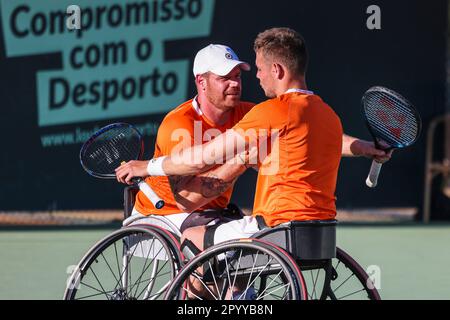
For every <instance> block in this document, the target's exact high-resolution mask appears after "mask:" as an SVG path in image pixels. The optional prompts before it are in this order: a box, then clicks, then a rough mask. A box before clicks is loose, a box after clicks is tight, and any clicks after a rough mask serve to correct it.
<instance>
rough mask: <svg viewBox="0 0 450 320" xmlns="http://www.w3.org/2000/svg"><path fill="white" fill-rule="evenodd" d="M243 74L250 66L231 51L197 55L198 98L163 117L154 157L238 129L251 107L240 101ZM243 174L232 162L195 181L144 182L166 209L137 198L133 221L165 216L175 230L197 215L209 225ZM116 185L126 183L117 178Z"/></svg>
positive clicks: (220, 48) (131, 168)
mask: <svg viewBox="0 0 450 320" xmlns="http://www.w3.org/2000/svg"><path fill="white" fill-rule="evenodd" d="M242 70H244V71H249V70H250V65H249V64H248V63H246V62H243V61H240V60H239V58H238V57H237V55H236V53H234V51H233V50H232V49H231V48H229V47H227V46H224V45H218V44H210V45H208V46H207V47H205V48H203V49H201V50H200V51H199V52H198V53H197V55H196V57H195V60H194V67H193V73H194V76H195V84H196V87H197V92H198V94H197V96H196V97H194V98H193V99H191V100H188V101H186V102H184V103H182V104H181V105H180V106H178V107H177V108H175V109H174V110H172V111H171V112H169V113H168V114H167V115H166V117H165V118H164V120H163V121H162V123H161V125H160V127H159V129H158V135H157V138H156V145H155V153H154V157H155V158H156V157H161V156H167V155H170V154H171V153H173V152H177V151H180V150H181V149H183V148H185V147H190V146H193V145H194V144H203V143H205V142H207V141H209V140H211V139H213V138H214V137H215V136H217V135H220V134H221V133H223V132H225V131H226V130H227V129H230V128H232V127H233V126H234V125H235V124H236V123H238V122H239V121H240V120H241V119H242V118H243V116H244V115H245V114H246V113H247V112H248V111H249V110H250V109H251V108H252V107H253V105H254V104H253V103H248V102H242V101H241V92H242V86H241V71H242ZM142 165H143V166H146V165H147V161H135V162H129V163H127V164H124V165H123V166H121V168H120V169H121V170H125V171H127V172H135V171H136V170H139V167H141V166H142ZM245 170H246V166H245V165H244V164H243V161H242V160H241V159H240V158H239V157H237V158H235V159H233V161H229V162H228V163H225V164H223V165H218V166H216V167H214V168H212V169H211V170H209V171H207V172H205V173H202V174H199V175H197V176H183V177H179V176H173V177H147V179H146V182H147V183H148V184H149V185H150V187H151V188H152V189H153V190H154V191H155V192H156V193H157V194H158V196H159V197H160V198H161V199H163V200H164V202H165V206H164V207H163V208H162V209H159V210H157V209H155V207H154V206H153V204H152V203H151V202H150V201H149V200H148V199H147V197H146V196H145V195H144V194H143V193H142V192H139V193H138V194H137V196H136V202H135V206H134V209H133V215H136V214H141V215H144V216H149V215H164V216H165V217H166V218H168V219H169V220H171V221H172V222H173V223H174V224H175V225H176V227H177V228H178V229H180V228H181V226H182V224H183V222H184V221H185V219H186V218H187V217H188V216H189V214H188V213H190V212H193V211H194V210H195V211H196V212H202V213H201V215H202V216H201V217H200V218H201V219H199V220H201V221H210V220H214V219H212V218H214V217H218V215H217V210H220V209H223V208H226V207H227V205H228V203H229V201H230V198H231V193H232V189H233V184H234V182H235V180H236V178H237V177H238V176H239V175H241V174H242V173H243V172H244V171H245ZM118 180H119V181H120V182H125V181H124V179H122V178H121V176H120V175H118ZM214 210H215V212H214ZM211 217H212V218H211ZM217 219H219V218H217ZM141 221H142V220H141ZM211 223H213V222H211Z"/></svg>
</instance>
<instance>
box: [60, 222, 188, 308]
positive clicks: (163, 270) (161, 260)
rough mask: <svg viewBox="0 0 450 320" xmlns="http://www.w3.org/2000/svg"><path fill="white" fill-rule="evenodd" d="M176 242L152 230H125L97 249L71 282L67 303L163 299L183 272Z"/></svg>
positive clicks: (75, 271)
mask: <svg viewBox="0 0 450 320" xmlns="http://www.w3.org/2000/svg"><path fill="white" fill-rule="evenodd" d="M174 243H175V241H174V240H173V239H169V238H168V234H165V233H164V232H162V231H161V230H159V229H158V228H154V227H151V226H131V227H125V228H122V229H120V230H118V231H115V232H113V233H111V234H110V235H108V236H106V237H105V238H104V239H102V240H100V241H99V242H98V243H97V244H96V245H94V246H93V247H92V248H91V249H90V250H89V251H88V252H87V253H86V255H85V256H84V257H83V259H82V260H81V262H80V263H79V264H78V266H77V268H76V269H75V270H74V272H73V274H72V276H71V278H70V279H69V281H68V284H67V288H66V291H65V293H64V299H66V300H84V299H95V300H100V299H105V300H154V299H161V298H162V296H163V295H164V292H165V290H166V289H167V287H168V285H169V283H170V282H171V281H172V279H173V278H174V277H175V275H176V273H177V272H178V270H179V269H180V268H181V263H182V255H181V252H180V250H179V248H178V247H177V246H176V245H174Z"/></svg>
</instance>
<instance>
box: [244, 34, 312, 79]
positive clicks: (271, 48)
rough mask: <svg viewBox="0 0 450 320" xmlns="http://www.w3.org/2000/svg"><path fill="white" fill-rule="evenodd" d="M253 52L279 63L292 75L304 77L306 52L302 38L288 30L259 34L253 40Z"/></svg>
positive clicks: (306, 60)
mask: <svg viewBox="0 0 450 320" xmlns="http://www.w3.org/2000/svg"><path fill="white" fill-rule="evenodd" d="M253 48H254V50H255V52H260V53H262V54H263V55H264V56H265V57H266V58H268V59H273V60H275V61H279V62H280V63H281V64H283V65H284V66H285V67H286V68H288V70H289V71H290V72H292V73H294V74H300V75H305V74H306V69H307V67H308V52H307V50H306V44H305V40H304V39H303V37H302V36H301V35H300V34H299V33H298V32H297V31H295V30H292V29H289V28H272V29H268V30H266V31H263V32H261V33H260V34H258V36H257V37H256V39H255V43H254V46H253Z"/></svg>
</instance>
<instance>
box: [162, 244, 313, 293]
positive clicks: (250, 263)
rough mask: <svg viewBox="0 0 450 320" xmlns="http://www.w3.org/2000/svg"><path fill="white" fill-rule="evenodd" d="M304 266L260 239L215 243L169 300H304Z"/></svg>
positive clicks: (175, 284)
mask: <svg viewBox="0 0 450 320" xmlns="http://www.w3.org/2000/svg"><path fill="white" fill-rule="evenodd" d="M305 297H306V291H305V286H304V282H303V277H302V274H301V271H300V269H299V268H298V266H297V265H296V264H295V261H294V260H293V259H292V258H291V257H290V255H289V254H287V253H286V252H285V251H284V250H283V249H281V248H278V247H276V246H274V245H272V244H270V243H266V242H264V241H261V240H257V239H239V240H231V241H226V242H223V243H220V244H217V245H214V246H212V247H210V248H208V249H207V250H205V251H204V252H202V253H201V254H199V255H198V256H196V257H195V258H193V259H192V260H191V261H189V262H188V263H187V264H186V265H185V266H184V267H183V269H182V270H181V271H180V272H179V274H178V275H177V276H176V277H175V279H174V280H173V281H172V283H171V284H170V286H169V288H168V289H167V292H166V295H165V299H168V300H185V299H188V300H302V299H305Z"/></svg>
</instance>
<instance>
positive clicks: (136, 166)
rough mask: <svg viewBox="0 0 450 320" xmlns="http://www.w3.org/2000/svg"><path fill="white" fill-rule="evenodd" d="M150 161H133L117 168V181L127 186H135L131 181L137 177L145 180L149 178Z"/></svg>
mask: <svg viewBox="0 0 450 320" xmlns="http://www.w3.org/2000/svg"><path fill="white" fill-rule="evenodd" d="M147 165H148V161H138V160H132V161H129V162H127V163H124V164H122V165H121V166H120V167H118V168H116V170H115V171H116V177H117V181H119V182H121V183H125V184H133V182H132V181H131V179H133V178H135V177H141V178H144V177H146V176H148V173H147Z"/></svg>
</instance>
